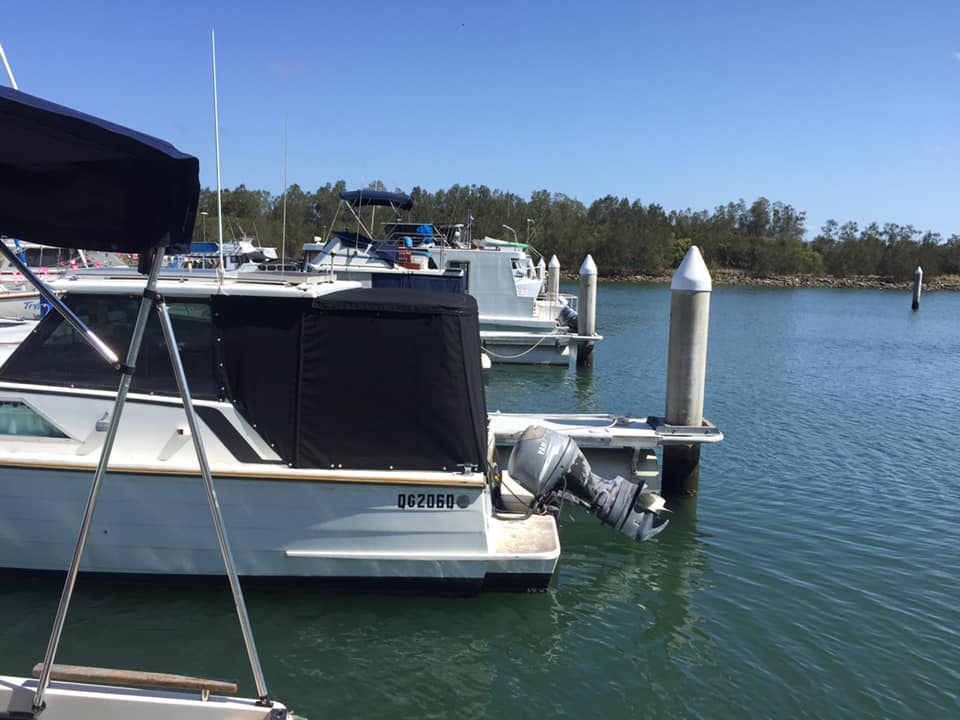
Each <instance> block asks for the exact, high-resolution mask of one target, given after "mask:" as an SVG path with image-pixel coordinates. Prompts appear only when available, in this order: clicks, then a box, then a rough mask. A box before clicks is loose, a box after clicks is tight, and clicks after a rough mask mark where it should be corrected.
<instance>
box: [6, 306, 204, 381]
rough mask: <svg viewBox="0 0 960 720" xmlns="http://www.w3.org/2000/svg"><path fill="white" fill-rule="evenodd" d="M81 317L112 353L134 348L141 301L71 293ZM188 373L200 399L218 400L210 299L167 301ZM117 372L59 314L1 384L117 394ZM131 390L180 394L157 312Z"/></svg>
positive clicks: (13, 359)
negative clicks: (55, 386)
mask: <svg viewBox="0 0 960 720" xmlns="http://www.w3.org/2000/svg"><path fill="white" fill-rule="evenodd" d="M64 300H65V301H66V303H67V305H68V306H69V307H70V309H71V310H73V312H74V313H76V314H77V316H79V317H80V319H81V320H82V321H83V322H84V323H85V324H86V325H87V327H89V328H90V329H91V330H93V331H94V332H95V333H96V334H97V335H98V336H99V337H100V338H101V339H103V340H104V342H106V343H107V345H109V346H110V347H111V348H112V349H114V350H115V351H118V352H121V353H122V352H123V351H124V350H125V349H126V347H127V346H128V345H129V342H130V337H131V335H132V334H133V325H134V322H135V321H136V318H137V310H138V308H139V304H140V303H139V300H140V299H139V298H138V297H133V296H131V297H128V298H122V297H120V296H117V295H69V294H68V295H66V296H64ZM168 307H169V310H170V316H171V319H172V320H173V326H174V330H175V332H176V335H177V344H178V345H179V346H180V355H181V358H182V360H183V365H184V369H185V370H186V373H187V377H188V379H189V381H190V387H191V391H192V393H193V395H194V396H195V397H197V398H206V399H215V398H217V397H218V395H219V393H218V388H219V387H220V383H218V382H217V380H216V377H215V362H214V357H213V349H212V348H213V325H212V319H211V313H210V301H209V299H200V300H193V299H190V300H186V299H178V300H176V301H172V302H168ZM117 377H118V374H117V371H116V370H114V369H113V368H112V367H110V366H109V365H107V364H106V363H105V362H104V361H103V359H102V358H100V357H99V356H98V355H96V353H94V352H93V350H91V349H90V347H89V345H87V343H86V342H85V341H84V340H83V339H82V338H81V337H80V335H79V334H78V333H77V332H76V330H74V329H73V327H72V326H70V325H69V324H68V323H67V322H66V320H64V319H63V317H62V316H61V315H60V314H59V313H49V314H48V315H47V316H46V317H44V318H43V320H42V321H41V322H40V324H39V325H38V326H37V329H36V330H35V331H34V332H33V333H31V334H30V335H28V336H27V339H26V340H24V341H23V343H21V344H20V346H19V347H18V348H17V349H16V350H15V351H14V353H13V354H12V355H11V356H10V358H9V359H8V360H7V362H6V363H5V364H4V365H3V367H2V368H0V380H10V381H16V382H26V383H31V384H35V385H58V386H69V387H81V388H90V389H97V390H115V389H116V385H117ZM130 389H131V391H132V392H143V393H154V394H159V395H178V390H177V384H176V381H175V379H174V376H173V370H172V368H171V366H170V357H169V355H168V354H167V346H166V343H165V341H164V339H163V332H162V331H161V329H160V322H159V320H158V319H157V316H156V315H155V314H151V315H150V319H149V321H148V322H147V330H146V334H145V335H144V337H143V344H142V346H141V350H140V357H139V359H138V360H137V372H136V374H135V375H134V376H133V384H132V386H131V388H130Z"/></svg>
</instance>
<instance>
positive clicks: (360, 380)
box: [297, 289, 487, 470]
mask: <svg viewBox="0 0 960 720" xmlns="http://www.w3.org/2000/svg"><path fill="white" fill-rule="evenodd" d="M300 373H301V375H300V378H301V379H300V402H299V427H300V432H299V439H298V447H297V463H298V465H299V466H300V467H315V468H331V467H336V468H340V467H343V468H350V469H383V470H387V469H405V470H444V469H446V470H456V469H457V467H458V466H459V465H463V464H470V465H473V466H475V467H478V468H482V469H485V468H486V439H487V408H486V401H485V398H484V391H483V379H482V377H481V366H480V331H479V321H478V315H477V303H476V300H474V298H473V297H471V296H469V295H456V294H447V293H438V292H430V291H426V290H413V289H402V290H401V289H384V290H378V289H358V290H347V291H344V292H339V293H334V294H332V295H328V296H325V297H322V298H319V299H317V300H315V301H314V303H313V306H312V308H311V310H310V312H309V313H307V314H306V315H305V316H304V322H303V336H302V350H301V362H300Z"/></svg>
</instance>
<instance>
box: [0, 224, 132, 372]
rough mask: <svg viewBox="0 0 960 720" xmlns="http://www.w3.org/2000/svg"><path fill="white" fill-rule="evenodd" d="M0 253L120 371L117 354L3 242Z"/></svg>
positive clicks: (98, 352) (101, 355)
mask: <svg viewBox="0 0 960 720" xmlns="http://www.w3.org/2000/svg"><path fill="white" fill-rule="evenodd" d="M0 253H2V254H3V256H4V257H6V258H7V260H9V261H10V262H11V263H12V264H13V266H14V267H15V268H17V270H19V271H20V272H21V273H23V276H24V277H25V278H26V279H27V282H29V283H30V284H31V285H33V286H34V287H35V288H36V289H37V291H38V292H39V293H40V294H41V295H43V297H44V299H45V300H46V301H47V302H48V303H50V306H51V307H52V308H53V309H54V310H56V311H57V312H58V313H60V314H61V315H63V318H64V320H66V321H67V322H68V323H70V324H71V325H72V326H73V328H74V330H76V331H77V332H78V333H79V334H80V336H81V337H82V338H83V339H84V340H86V341H87V344H89V345H90V347H92V348H93V349H94V350H96V351H97V354H99V355H100V357H102V358H103V359H104V360H106V361H107V362H108V363H110V364H111V365H113V366H114V367H115V368H117V369H118V370H119V369H120V358H119V357H117V354H116V353H115V352H114V351H113V350H111V349H110V348H109V347H108V346H107V344H106V343H105V342H103V340H101V339H100V338H99V337H97V335H96V334H95V333H94V332H93V331H92V330H91V329H90V328H88V327H87V326H86V325H84V324H83V320H81V319H80V318H78V317H77V316H76V315H75V314H74V312H73V310H71V309H70V308H69V307H67V305H66V303H65V302H63V300H61V299H60V298H59V297H57V294H56V293H55V292H53V291H52V290H51V289H50V288H48V287H47V286H46V284H45V283H44V282H43V280H41V279H40V278H38V277H37V276H36V275H35V274H34V273H33V270H31V269H30V268H29V267H27V264H26V263H25V262H23V260H21V259H20V258H19V257H18V256H17V254H16V253H15V252H14V251H13V250H11V249H10V248H9V247H8V246H7V244H6V243H5V242H0Z"/></svg>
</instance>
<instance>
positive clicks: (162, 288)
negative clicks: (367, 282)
mask: <svg viewBox="0 0 960 720" xmlns="http://www.w3.org/2000/svg"><path fill="white" fill-rule="evenodd" d="M48 285H49V286H50V288H51V289H53V290H55V291H57V292H62V293H70V294H77V295H80V294H82V295H92V294H96V295H122V296H127V295H139V294H140V293H141V292H142V291H143V277H142V276H140V275H139V274H138V273H137V271H136V269H135V268H126V267H110V268H83V269H79V270H76V271H74V272H71V273H69V274H68V275H66V276H64V277H62V278H59V279H57V280H53V281H51V282H49V283H48ZM359 287H360V283H359V282H356V281H354V280H337V279H335V277H334V276H333V275H330V274H324V273H267V272H250V273H244V272H227V273H224V274H223V277H222V278H221V277H220V276H219V274H218V273H217V271H216V270H180V269H164V270H163V271H162V273H161V275H160V279H159V281H158V283H157V292H159V293H160V294H162V295H165V296H170V297H210V296H214V295H226V296H241V295H246V296H250V297H287V298H303V297H320V296H322V295H327V294H329V293H334V292H340V291H342V290H352V289H354V288H359Z"/></svg>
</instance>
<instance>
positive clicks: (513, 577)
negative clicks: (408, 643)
mask: <svg viewBox="0 0 960 720" xmlns="http://www.w3.org/2000/svg"><path fill="white" fill-rule="evenodd" d="M64 572H65V571H61V570H25V569H21V568H0V577H5V578H7V579H8V580H9V581H10V583H11V584H9V585H7V584H5V587H7V588H9V589H11V590H12V589H14V588H16V587H17V581H20V583H22V584H24V585H26V584H28V583H36V582H56V583H62V582H63V576H64ZM551 577H552V576H551V575H549V574H545V573H490V574H488V575H487V576H486V577H484V578H482V579H480V578H419V577H383V578H378V577H318V576H306V575H304V576H300V575H277V576H273V575H270V576H265V575H241V576H240V579H241V581H242V583H243V586H244V588H248V589H251V590H254V589H256V590H259V591H267V592H288V591H294V590H297V591H300V590H313V591H316V592H323V593H330V594H384V595H451V596H472V595H478V594H479V593H480V592H481V591H483V592H539V591H543V590H546V589H547V586H548V585H549V584H550V580H551ZM79 580H80V582H82V583H91V584H93V585H96V586H97V587H98V588H101V589H104V588H108V587H109V586H114V587H127V588H128V587H135V588H137V587H151V588H154V589H156V588H178V589H179V588H189V589H190V590H191V591H192V590H197V589H203V588H205V589H208V590H211V591H214V590H221V589H226V588H227V587H228V586H227V577H226V575H167V574H163V575H160V574H150V573H108V572H89V571H81V572H80V576H79ZM58 586H59V585H58Z"/></svg>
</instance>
